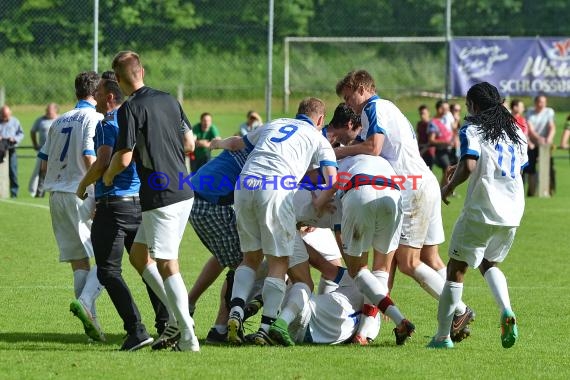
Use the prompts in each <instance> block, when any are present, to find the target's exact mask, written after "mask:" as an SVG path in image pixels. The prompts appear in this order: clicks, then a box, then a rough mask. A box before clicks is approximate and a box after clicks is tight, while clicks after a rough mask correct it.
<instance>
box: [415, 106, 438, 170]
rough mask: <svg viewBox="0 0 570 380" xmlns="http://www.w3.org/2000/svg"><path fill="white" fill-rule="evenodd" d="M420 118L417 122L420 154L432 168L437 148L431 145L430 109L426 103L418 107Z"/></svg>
mask: <svg viewBox="0 0 570 380" xmlns="http://www.w3.org/2000/svg"><path fill="white" fill-rule="evenodd" d="M418 112H419V114H420V120H419V121H418V123H417V124H416V134H417V135H418V147H419V149H420V154H421V156H422V158H423V159H424V161H425V163H426V165H427V166H428V167H429V168H430V169H431V168H432V167H433V159H434V156H435V148H434V147H432V146H430V145H429V141H428V128H429V122H430V114H429V109H428V108H427V106H426V105H425V104H422V105H421V106H420V107H419V108H418Z"/></svg>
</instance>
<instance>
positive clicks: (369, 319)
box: [356, 304, 380, 338]
mask: <svg viewBox="0 0 570 380" xmlns="http://www.w3.org/2000/svg"><path fill="white" fill-rule="evenodd" d="M379 312H380V310H378V306H376V305H372V304H364V305H362V314H361V315H360V322H359V323H358V329H357V330H356V334H357V335H360V336H363V337H365V338H367V337H369V336H371V335H374V337H376V336H377V335H378V332H377V331H376V332H375V331H374V330H375V329H376V328H378V329H379V325H378V324H377V323H376V316H377V315H378V313H379Z"/></svg>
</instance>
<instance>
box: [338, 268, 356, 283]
mask: <svg viewBox="0 0 570 380" xmlns="http://www.w3.org/2000/svg"><path fill="white" fill-rule="evenodd" d="M337 268H338V272H337V275H336V278H335V279H334V281H333V282H334V283H336V284H338V286H339V287H341V288H344V287H351V286H354V280H353V279H352V277H350V275H349V274H348V269H346V268H343V267H337Z"/></svg>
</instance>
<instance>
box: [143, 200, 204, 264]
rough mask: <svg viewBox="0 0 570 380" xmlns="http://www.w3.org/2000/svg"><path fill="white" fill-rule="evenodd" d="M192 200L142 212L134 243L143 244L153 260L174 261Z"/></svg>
mask: <svg viewBox="0 0 570 380" xmlns="http://www.w3.org/2000/svg"><path fill="white" fill-rule="evenodd" d="M193 202H194V201H193V199H187V200H185V201H181V202H177V203H174V204H171V205H168V206H164V207H159V208H155V209H154V210H148V211H143V212H142V223H141V224H140V226H139V229H138V231H137V235H136V236H135V243H141V244H145V245H146V246H147V247H148V252H149V255H150V257H152V258H153V259H162V260H176V259H178V249H179V248H180V242H181V241H182V236H183V235H184V229H185V228H186V223H188V217H189V216H190V210H191V208H192V203H193Z"/></svg>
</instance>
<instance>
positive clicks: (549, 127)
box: [525, 95, 556, 197]
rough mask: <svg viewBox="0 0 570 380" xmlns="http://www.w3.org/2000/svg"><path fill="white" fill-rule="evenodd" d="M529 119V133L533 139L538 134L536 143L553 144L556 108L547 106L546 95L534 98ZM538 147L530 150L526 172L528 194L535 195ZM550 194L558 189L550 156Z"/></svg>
mask: <svg viewBox="0 0 570 380" xmlns="http://www.w3.org/2000/svg"><path fill="white" fill-rule="evenodd" d="M526 119H527V120H528V128H529V135H530V136H531V139H532V138H533V136H534V135H536V141H534V143H535V145H536V144H538V145H545V144H548V145H550V144H552V141H553V139H554V134H555V133H556V124H554V110H553V109H552V108H550V107H547V99H546V96H545V95H538V96H537V97H536V98H534V108H531V109H529V110H528V112H527V114H526ZM538 150H539V149H538V147H537V146H535V147H534V149H530V148H529V150H528V166H527V167H526V169H525V172H526V173H527V174H528V188H527V195H528V196H529V197H533V196H535V195H536V187H537V183H538V175H537V172H536V163H537V161H538ZM549 188H550V195H553V194H554V192H555V190H556V172H555V171H554V160H553V159H552V157H550V184H549Z"/></svg>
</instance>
